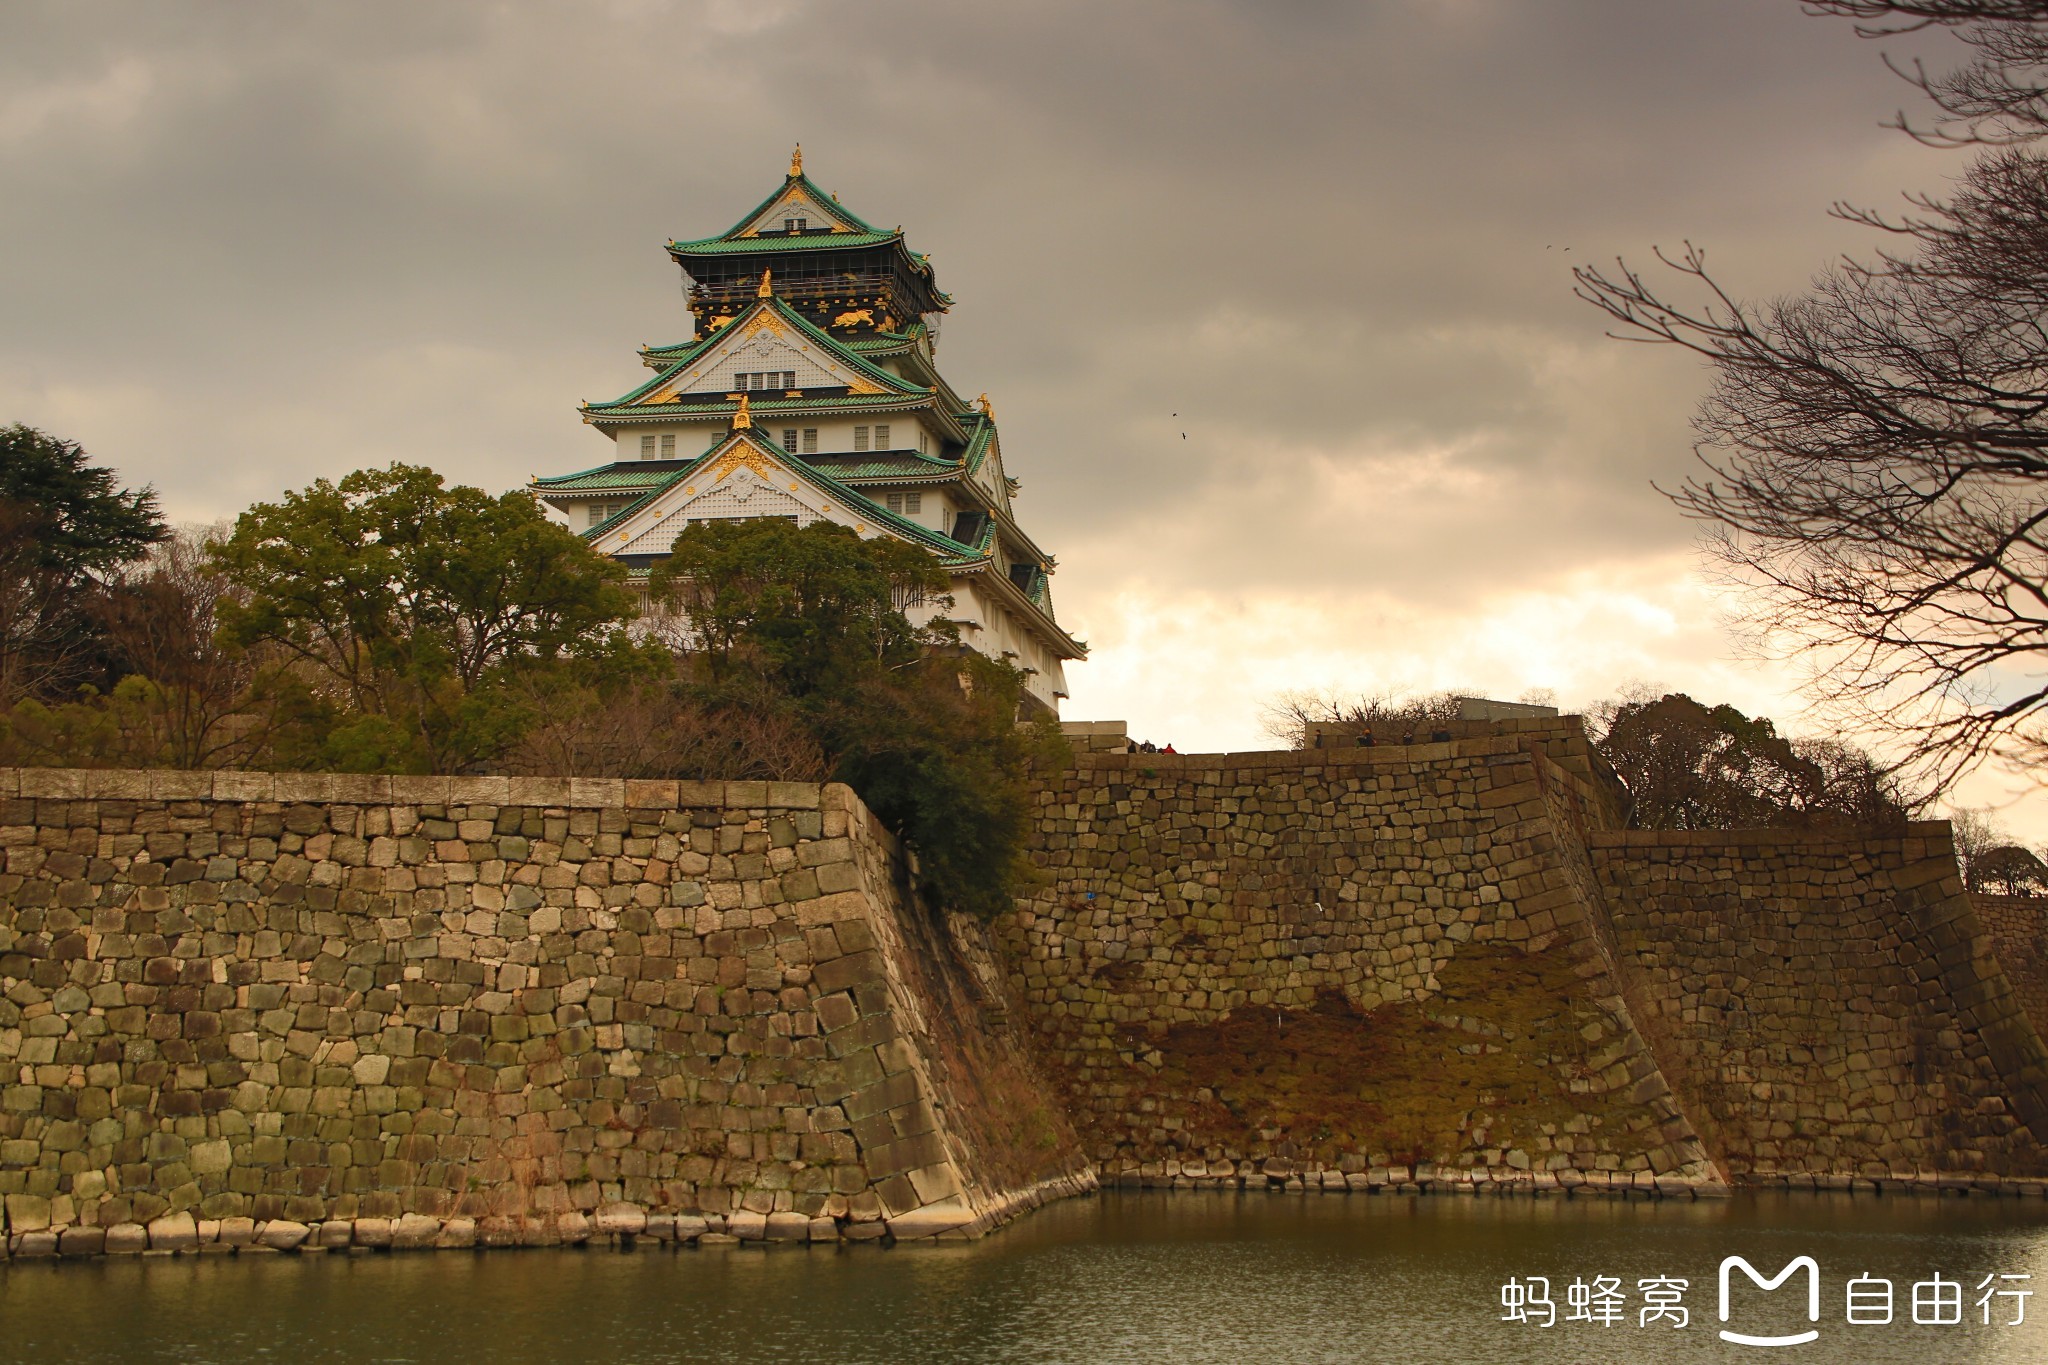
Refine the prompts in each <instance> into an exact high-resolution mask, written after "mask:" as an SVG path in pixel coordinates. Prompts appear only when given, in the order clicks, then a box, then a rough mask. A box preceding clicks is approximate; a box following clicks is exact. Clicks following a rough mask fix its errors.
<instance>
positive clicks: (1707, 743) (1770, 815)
mask: <svg viewBox="0 0 2048 1365" xmlns="http://www.w3.org/2000/svg"><path fill="white" fill-rule="evenodd" d="M1602 720H1603V723H1602V724H1601V725H1600V726H1599V733H1598V735H1597V737H1596V739H1595V744H1596V746H1597V747H1598V749H1599V751H1600V754H1601V756H1602V757H1603V758H1605V759H1606V760H1607V762H1608V764H1609V766H1611V767H1612V768H1613V769H1614V771H1615V773H1616V775H1617V776H1619V777H1620V778H1621V781H1622V785H1623V786H1625V787H1627V788H1628V792H1629V796H1630V817H1629V823H1630V824H1631V825H1633V826H1634V827H1636V828H1638V829H1756V828H1768V827H1781V828H1842V829H1863V830H1882V829H1893V828H1897V827H1899V826H1901V825H1903V824H1904V822H1905V821H1906V820H1907V819H1908V818H1909V816H1910V815H1911V813H1912V810H1913V808H1914V807H1915V805H1916V804H1917V803H1915V802H1913V801H1912V800H1910V799H1908V798H1907V797H1905V796H1904V795H1903V794H1902V793H1901V792H1900V790H1899V788H1898V785H1897V782H1896V780H1895V778H1894V777H1893V775H1892V774H1891V773H1890V772H1889V771H1888V770H1887V769H1886V768H1885V767H1884V766H1883V765H1882V764H1879V763H1878V762H1876V761H1875V760H1874V759H1873V758H1871V756H1870V755H1868V754H1866V753H1864V752H1863V751H1862V750H1860V749H1856V748H1854V747H1853V746H1850V745H1846V744H1843V743H1841V742H1839V741H1834V740H1826V741H1799V740H1792V739H1788V738H1786V737H1785V736H1783V735H1780V734H1779V733H1778V730H1777V727H1776V726H1775V725H1774V724H1772V722H1771V721H1770V720H1768V719H1766V718H1765V717H1762V716H1757V717H1754V718H1752V717H1750V716H1745V715H1744V714H1742V712H1740V711H1738V710H1736V709H1735V708H1734V707H1732V706H1727V705H1721V706H1713V707H1709V706H1704V705H1702V704H1701V703H1699V702H1696V701H1694V700H1693V699H1692V698H1691V697H1688V696H1686V695H1685V694H1683V693H1673V694H1671V695H1669V696H1665V697H1661V698H1658V699H1656V700H1654V701H1651V700H1641V701H1633V702H1627V703H1624V704H1621V705H1619V706H1614V707H1611V708H1608V709H1607V713H1606V715H1605V716H1604V717H1603V718H1602Z"/></svg>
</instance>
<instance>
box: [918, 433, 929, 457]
mask: <svg viewBox="0 0 2048 1365" xmlns="http://www.w3.org/2000/svg"><path fill="white" fill-rule="evenodd" d="M930 434H931V433H930V432H927V431H926V430H925V429H924V428H923V427H919V428H918V429H917V453H918V454H920V455H923V454H926V453H928V447H927V446H926V445H925V440H926V438H927V437H928V436H930Z"/></svg>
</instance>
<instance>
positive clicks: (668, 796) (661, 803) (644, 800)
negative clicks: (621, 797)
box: [625, 778, 682, 810]
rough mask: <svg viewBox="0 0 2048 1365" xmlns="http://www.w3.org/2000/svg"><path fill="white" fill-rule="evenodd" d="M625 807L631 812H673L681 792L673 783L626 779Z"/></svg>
mask: <svg viewBox="0 0 2048 1365" xmlns="http://www.w3.org/2000/svg"><path fill="white" fill-rule="evenodd" d="M625 791H626V805H627V806H628V807H630V808H631V809H633V810H674V809H676V808H677V806H678V805H680V803H681V796H682V790H681V787H680V786H679V784H677V783H675V782H663V781H647V780H643V779H636V778H627V779H626V788H625Z"/></svg>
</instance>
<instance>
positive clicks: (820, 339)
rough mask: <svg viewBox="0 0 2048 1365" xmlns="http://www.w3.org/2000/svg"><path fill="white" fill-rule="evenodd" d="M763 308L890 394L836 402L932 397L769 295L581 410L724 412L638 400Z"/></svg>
mask: <svg viewBox="0 0 2048 1365" xmlns="http://www.w3.org/2000/svg"><path fill="white" fill-rule="evenodd" d="M763 308H772V309H774V310H775V312H776V314H777V315H778V316H779V317H781V318H782V320H783V321H785V322H787V323H790V324H791V325H793V326H794V327H795V328H796V330H797V331H798V332H800V333H801V334H803V335H804V336H807V337H809V338H810V339H811V340H812V341H813V342H815V343H817V345H818V346H820V347H821V348H822V349H823V350H824V351H825V352H826V353H827V354H828V355H831V356H833V357H834V358H835V359H837V360H839V361H840V362H841V363H842V364H844V365H846V366H847V367H848V368H850V369H852V370H853V371H854V372H856V373H857V374H860V375H862V376H863V377H865V378H867V379H869V380H871V381H873V382H874V383H877V384H880V385H881V386H882V387H883V388H885V389H888V390H889V391H890V392H888V393H885V394H849V395H847V398H846V399H845V400H837V399H835V400H832V401H834V402H838V401H853V400H857V399H862V398H882V399H886V400H888V401H891V402H897V401H901V400H902V399H903V398H905V397H911V398H927V397H930V396H931V392H932V391H931V390H930V389H928V388H925V387H924V386H923V385H921V384H912V383H911V382H910V381H908V380H906V379H899V378H897V377H896V376H895V375H893V374H890V373H889V372H888V371H887V370H885V369H883V368H882V367H881V366H879V365H876V364H874V363H872V362H870V361H868V360H867V359H865V358H863V357H862V356H861V355H859V354H858V353H856V352H855V351H853V350H851V349H849V348H848V347H847V345H846V343H845V342H843V341H840V340H839V339H838V338H836V337H834V336H832V335H830V334H829V333H826V332H824V331H822V330H820V329H819V328H818V327H817V326H815V325H814V324H812V323H811V322H809V321H808V320H806V319H805V317H804V316H803V314H801V313H799V312H797V311H796V310H795V309H794V308H791V307H790V306H789V305H788V304H786V303H784V302H783V301H782V300H781V299H779V298H775V297H772V296H771V297H769V298H765V299H756V300H755V301H754V303H753V304H752V306H750V307H749V308H748V309H747V310H746V311H745V312H743V313H741V314H740V315H739V316H738V317H736V318H734V319H733V320H732V321H731V322H729V323H727V324H726V325H725V326H724V327H721V328H719V329H718V330H717V331H716V332H713V333H711V335H710V336H708V337H705V338H704V339H703V340H702V341H701V342H698V343H696V344H695V346H694V347H693V349H691V350H690V351H689V352H688V353H687V354H686V355H684V356H683V357H681V358H679V359H678V360H677V361H676V362H675V364H673V365H670V366H669V367H668V368H666V369H664V370H663V371H662V372H661V373H659V374H657V375H655V376H654V378H652V379H650V380H648V381H647V382H646V383H644V384H642V385H640V386H639V387H638V388H636V389H634V390H632V391H631V392H630V393H627V394H624V395H622V396H621V397H618V398H614V399H612V400H611V401H610V402H608V403H586V404H585V405H584V407H583V410H584V411H585V412H586V413H591V414H593V415H599V416H605V417H619V416H638V417H645V416H651V415H666V414H670V413H676V412H688V411H692V410H696V411H725V410H727V400H726V399H725V398H723V397H722V396H721V397H720V398H718V399H717V400H701V399H700V400H695V401H689V402H682V403H661V404H655V405H649V406H640V405H639V400H640V399H641V398H644V397H645V396H646V395H648V394H650V393H652V392H653V391H654V390H656V389H658V388H660V387H661V385H662V384H663V383H664V382H666V381H667V379H668V377H669V376H670V375H672V374H674V373H675V372H676V371H677V370H678V369H680V368H681V367H683V366H685V365H688V364H691V363H693V362H695V361H696V360H698V359H700V358H701V357H702V356H703V354H704V352H705V351H706V350H707V349H709V348H710V347H711V346H712V345H713V344H715V343H716V342H717V341H718V339H719V338H720V337H721V336H723V335H724V334H725V333H726V332H727V331H728V330H730V329H732V328H735V327H743V326H745V324H746V320H747V319H748V318H750V317H752V316H754V314H755V313H757V312H759V311H760V310H761V309H763ZM779 401H781V402H784V403H788V402H798V401H803V400H793V399H783V400H779ZM707 403H708V406H707ZM760 406H761V407H762V408H764V409H766V408H770V407H771V406H772V404H771V402H770V401H769V400H765V399H764V400H763V401H762V403H761V404H760Z"/></svg>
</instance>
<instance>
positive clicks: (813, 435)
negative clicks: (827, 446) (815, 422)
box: [804, 427, 818, 455]
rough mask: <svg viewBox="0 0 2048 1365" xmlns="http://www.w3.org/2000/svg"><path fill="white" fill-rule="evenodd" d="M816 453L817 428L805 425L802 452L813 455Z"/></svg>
mask: <svg viewBox="0 0 2048 1365" xmlns="http://www.w3.org/2000/svg"><path fill="white" fill-rule="evenodd" d="M817 453H818V429H817V428H816V427H805V428H804V454H806V455H815V454H817Z"/></svg>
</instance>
